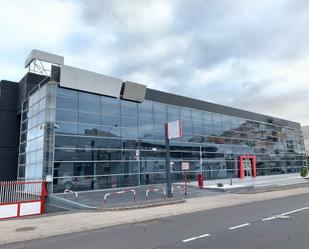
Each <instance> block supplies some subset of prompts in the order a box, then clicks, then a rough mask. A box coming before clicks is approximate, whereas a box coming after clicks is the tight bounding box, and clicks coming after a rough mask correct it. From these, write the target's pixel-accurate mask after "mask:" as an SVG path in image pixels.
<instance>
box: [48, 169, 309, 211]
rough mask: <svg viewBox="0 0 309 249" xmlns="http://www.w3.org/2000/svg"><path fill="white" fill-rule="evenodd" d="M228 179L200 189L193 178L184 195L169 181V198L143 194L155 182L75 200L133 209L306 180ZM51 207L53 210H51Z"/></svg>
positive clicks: (292, 176) (72, 197) (291, 176)
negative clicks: (219, 191)
mask: <svg viewBox="0 0 309 249" xmlns="http://www.w3.org/2000/svg"><path fill="white" fill-rule="evenodd" d="M217 183H223V184H224V187H223V188H218V187H217V185H216V184H217ZM230 183H231V179H219V180H205V181H204V190H201V189H199V187H198V184H197V181H191V182H188V189H187V195H185V193H184V182H179V183H175V184H173V187H174V194H173V199H167V198H166V195H164V192H163V191H158V192H149V193H148V198H147V197H146V191H147V189H160V190H163V189H164V190H165V191H166V185H165V184H158V185H148V186H140V187H136V188H130V189H131V190H135V193H136V195H135V197H134V195H133V192H126V193H121V194H118V195H108V196H107V197H106V201H104V196H105V195H106V194H108V193H115V192H117V191H123V189H119V190H96V191H84V192H79V193H78V203H80V204H81V205H85V206H87V207H90V208H98V209H107V210H110V209H113V208H117V209H119V208H120V209H121V208H130V207H132V208H137V207H149V206H150V207H151V206H156V205H165V204H169V203H174V202H175V201H179V200H182V199H188V198H198V197H209V196H214V195H220V194H223V193H218V192H216V191H214V190H224V191H234V192H235V191H236V192H239V191H241V190H242V189H243V190H248V189H249V188H248V187H252V189H253V188H254V189H255V191H258V190H261V189H269V188H274V187H283V186H285V187H286V186H290V185H291V186H295V185H306V184H308V183H309V181H308V179H305V178H303V177H300V176H299V174H286V175H272V176H258V177H255V178H252V177H246V178H245V179H239V178H233V179H232V184H233V185H232V186H231V185H230ZM55 196H57V197H60V198H65V199H66V200H70V201H72V202H75V201H76V200H75V195H74V194H69V195H64V194H56V195H55ZM51 210H54V209H51Z"/></svg>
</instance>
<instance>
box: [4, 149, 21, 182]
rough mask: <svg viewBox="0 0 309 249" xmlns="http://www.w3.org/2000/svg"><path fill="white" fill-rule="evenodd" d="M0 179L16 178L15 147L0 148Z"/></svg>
mask: <svg viewBox="0 0 309 249" xmlns="http://www.w3.org/2000/svg"><path fill="white" fill-rule="evenodd" d="M0 162H1V163H0V172H1V173H0V181H10V180H16V178H17V153H16V149H15V148H12V149H9V148H6V149H5V150H3V149H1V148H0Z"/></svg>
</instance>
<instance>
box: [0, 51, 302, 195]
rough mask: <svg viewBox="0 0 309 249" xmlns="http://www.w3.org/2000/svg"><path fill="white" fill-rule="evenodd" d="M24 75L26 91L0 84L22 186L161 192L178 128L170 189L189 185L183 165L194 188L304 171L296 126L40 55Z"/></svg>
mask: <svg viewBox="0 0 309 249" xmlns="http://www.w3.org/2000/svg"><path fill="white" fill-rule="evenodd" d="M25 67H26V68H29V72H28V73H27V74H26V75H25V77H24V78H23V79H22V80H21V82H20V83H12V82H6V81H1V84H0V85H1V92H2V95H1V102H0V108H2V109H1V117H0V118H1V120H7V119H6V117H10V121H9V120H7V121H6V122H4V123H3V122H1V127H0V131H1V136H2V137H1V139H0V141H1V143H2V144H1V146H2V147H1V150H2V151H1V153H2V154H4V155H6V151H8V152H10V153H11V154H10V156H8V158H6V159H3V160H6V162H7V163H6V164H2V163H1V167H2V170H4V171H7V172H9V171H10V172H13V170H12V169H16V170H17V168H16V165H17V160H16V159H17V151H19V152H18V153H19V156H18V175H17V177H18V179H33V178H45V177H47V178H49V179H52V182H51V183H50V191H53V192H54V193H56V192H62V191H63V190H64V189H73V190H91V189H106V188H121V187H128V186H139V185H146V184H155V183H164V182H165V176H166V175H165V134H164V124H165V123H166V122H169V121H175V120H181V123H182V127H183V137H182V138H179V139H173V140H171V141H170V150H171V153H170V156H171V170H172V179H173V181H181V180H183V171H182V168H181V163H182V162H188V163H189V167H190V168H189V170H188V175H189V176H190V177H191V178H192V179H196V176H197V174H198V173H200V172H202V173H203V177H204V179H206V180H207V179H220V178H229V177H251V176H255V175H257V176H260V175H271V174H285V173H292V172H298V171H299V170H300V168H301V167H303V166H304V165H306V159H305V148H304V138H303V133H302V130H301V127H300V124H299V123H296V122H292V121H288V120H283V119H279V118H275V117H270V116H266V115H262V114H257V113H253V112H249V111H244V110H239V109H235V108H232V107H227V106H222V105H217V104H213V103H209V102H205V101H201V100H197V99H192V98H187V97H183V96H179V95H175V94H171V93H166V92H161V91H157V90H153V89H150V88H147V87H146V86H145V85H142V84H138V83H133V82H129V81H123V80H122V79H117V78H113V77H108V76H105V75H101V74H97V73H93V72H89V71H85V70H82V69H77V68H73V67H70V66H67V65H64V59H63V57H61V56H57V55H53V54H49V53H45V52H42V51H38V50H33V51H32V52H31V54H30V55H29V57H28V58H27V60H26V63H25ZM2 89H6V90H5V91H7V92H9V94H11V95H12V96H13V95H14V96H13V97H12V98H8V95H7V94H5V91H2ZM4 95H5V96H4ZM6 98H8V99H7V100H6ZM2 101H4V103H6V102H5V101H7V102H8V103H7V104H5V105H4V107H1V103H2ZM14 101H15V102H14ZM6 106H7V107H6ZM2 126H3V127H2ZM16 127H20V130H19V128H18V129H17V128H16ZM11 137H12V138H14V139H11ZM18 137H19V140H18V139H17V138H18ZM17 148H18V149H17ZM2 154H0V155H2ZM2 157H3V156H2ZM4 167H5V168H4ZM8 168H10V169H11V170H8ZM8 175H9V173H8ZM10 175H12V173H10Z"/></svg>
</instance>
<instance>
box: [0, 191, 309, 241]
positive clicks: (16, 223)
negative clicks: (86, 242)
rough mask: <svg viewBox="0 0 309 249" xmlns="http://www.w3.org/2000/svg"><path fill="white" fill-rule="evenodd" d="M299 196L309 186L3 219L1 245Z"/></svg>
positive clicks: (1, 222)
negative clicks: (119, 209) (118, 209)
mask: <svg viewBox="0 0 309 249" xmlns="http://www.w3.org/2000/svg"><path fill="white" fill-rule="evenodd" d="M299 194H309V187H302V188H296V189H288V190H280V191H272V192H264V193H256V194H224V195H214V196H206V197H197V198H192V199H187V200H186V202H185V203H180V204H174V205H169V206H159V207H152V208H145V209H139V210H138V211H136V210H125V211H107V212H102V211H89V212H78V213H61V214H58V215H45V216H37V217H35V218H34V217H32V218H24V219H15V220H4V221H0V234H1V237H0V245H1V244H5V243H11V242H17V241H24V240H31V239H39V238H44V237H49V236H54V235H60V234H66V233H72V232H79V231H85V230H91V229H97V228H104V227H109V226H114V225H121V224H128V223H135V222H141V221H146V220H151V219H158V218H163V217H167V216H172V215H179V214H185V213H191V212H197V211H203V210H209V209H213V208H219V207H226V206H232V205H238V204H244V203H250V202H255V201H263V200H269V199H274V198H281V197H287V196H292V195H299Z"/></svg>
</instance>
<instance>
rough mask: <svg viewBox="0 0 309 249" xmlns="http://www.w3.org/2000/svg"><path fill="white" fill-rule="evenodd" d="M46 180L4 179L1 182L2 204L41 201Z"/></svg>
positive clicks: (0, 201) (0, 199)
mask: <svg viewBox="0 0 309 249" xmlns="http://www.w3.org/2000/svg"><path fill="white" fill-rule="evenodd" d="M43 184H44V181H42V180H34V181H4V182H0V204H10V203H18V202H26V201H36V200H37V201H39V200H41V196H42V189H43Z"/></svg>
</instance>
